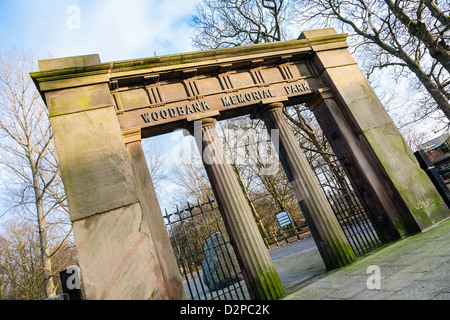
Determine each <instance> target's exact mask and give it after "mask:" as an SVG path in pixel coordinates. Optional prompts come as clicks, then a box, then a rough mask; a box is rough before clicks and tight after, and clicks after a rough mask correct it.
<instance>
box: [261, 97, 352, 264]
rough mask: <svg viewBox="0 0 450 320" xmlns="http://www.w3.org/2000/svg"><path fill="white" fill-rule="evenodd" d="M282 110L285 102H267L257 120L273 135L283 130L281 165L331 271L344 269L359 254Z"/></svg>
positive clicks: (280, 141)
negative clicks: (353, 247) (355, 250)
mask: <svg viewBox="0 0 450 320" xmlns="http://www.w3.org/2000/svg"><path fill="white" fill-rule="evenodd" d="M282 108H283V103H282V102H273V103H266V104H264V100H263V102H262V105H261V107H260V108H259V109H258V110H257V113H256V114H255V116H256V117H258V118H261V119H262V120H264V122H265V124H266V127H267V129H268V130H269V132H270V131H271V130H273V129H276V130H279V156H280V160H281V163H282V165H283V167H284V170H285V172H286V175H287V177H288V179H289V182H290V183H291V186H292V189H293V191H294V193H295V196H296V198H297V201H298V203H299V205H300V208H301V209H302V212H303V215H304V217H305V219H306V221H307V223H308V226H309V228H310V230H311V234H312V236H313V238H314V241H315V242H316V244H317V247H318V249H319V252H320V254H321V256H322V258H323V261H324V263H325V265H326V267H327V269H335V268H338V267H342V266H344V265H347V264H349V263H351V262H353V261H354V260H355V253H354V252H353V250H352V248H351V246H350V244H349V242H348V239H347V237H346V236H345V234H344V232H343V231H342V228H341V226H340V225H339V222H338V221H337V219H336V216H335V215H334V213H333V210H332V209H331V206H330V204H329V203H328V201H327V199H326V198H325V195H324V193H323V191H322V189H321V188H320V185H319V183H318V181H317V179H316V177H315V176H314V173H313V172H312V170H311V167H310V166H309V164H308V162H307V160H306V158H305V156H304V155H303V152H302V150H301V149H300V146H299V145H298V142H297V140H296V139H295V136H294V134H293V133H292V130H291V128H290V127H289V124H288V123H287V121H286V119H285V118H284V116H283V113H282ZM274 143H276V141H274Z"/></svg>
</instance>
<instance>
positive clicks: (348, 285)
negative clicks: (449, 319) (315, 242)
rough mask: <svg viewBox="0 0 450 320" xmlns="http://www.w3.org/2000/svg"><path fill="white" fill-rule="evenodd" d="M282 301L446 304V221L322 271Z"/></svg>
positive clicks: (449, 257)
mask: <svg viewBox="0 0 450 320" xmlns="http://www.w3.org/2000/svg"><path fill="white" fill-rule="evenodd" d="M373 266H375V267H378V272H379V273H378V275H379V277H378V280H376V278H375V277H372V276H375V271H374V269H373ZM369 267H370V268H369ZM377 281H378V284H379V286H375V285H374V284H375V283H377ZM286 299H288V300H298V299H305V300H324V299H333V300H335V299H340V300H342V299H344V300H350V299H351V300H385V299H386V300H396V299H401V300H450V220H447V221H445V222H442V223H440V224H439V225H438V226H436V227H435V228H433V229H431V230H429V231H426V232H423V233H419V234H416V235H413V236H410V237H407V238H405V239H403V240H400V241H397V242H394V243H392V244H389V245H387V246H385V247H383V248H381V249H379V250H376V251H375V252H373V253H371V254H368V255H367V256H364V257H362V258H360V259H359V260H358V261H356V262H354V263H352V264H351V265H349V266H346V267H343V268H340V269H338V270H335V271H331V272H327V273H326V275H324V276H322V277H320V279H318V280H316V281H312V282H310V283H308V285H306V286H304V287H302V288H300V289H298V290H296V291H294V292H292V293H291V294H290V295H288V296H287V297H286Z"/></svg>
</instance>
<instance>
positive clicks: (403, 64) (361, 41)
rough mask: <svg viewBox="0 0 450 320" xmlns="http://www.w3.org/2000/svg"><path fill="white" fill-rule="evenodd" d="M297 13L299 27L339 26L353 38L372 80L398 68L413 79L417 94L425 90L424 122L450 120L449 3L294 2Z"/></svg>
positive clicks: (398, 0) (420, 0) (410, 0)
mask: <svg viewBox="0 0 450 320" xmlns="http://www.w3.org/2000/svg"><path fill="white" fill-rule="evenodd" d="M294 8H295V9H294V15H295V17H296V19H297V22H298V25H302V26H303V25H314V26H322V27H325V26H330V25H334V26H336V27H338V28H340V29H342V30H343V31H348V32H349V33H351V35H352V39H351V42H352V44H353V46H354V48H355V49H356V52H359V53H360V54H361V56H364V57H365V59H364V58H361V59H359V61H360V62H361V63H362V64H363V65H364V66H365V67H366V69H367V74H368V75H369V76H370V74H371V73H372V72H373V71H374V70H375V69H384V68H395V70H396V72H398V73H399V74H400V75H403V76H406V77H409V78H411V79H413V81H412V83H413V88H414V89H415V91H417V90H422V89H424V90H423V91H424V97H423V99H421V101H418V104H420V107H421V108H420V111H421V113H420V114H419V117H422V118H423V117H427V116H429V115H430V114H431V113H433V112H435V111H436V110H440V111H441V112H442V113H443V114H444V115H445V117H446V119H447V120H448V119H450V105H449V102H448V99H449V97H450V94H449V90H448V88H449V85H450V79H449V71H450V64H449V62H450V53H449V49H450V47H449V44H448V40H449V37H450V26H449V25H450V23H449V21H450V19H449V15H448V14H449V11H450V5H449V2H448V0H446V1H439V4H438V2H437V1H429V0H407V1H406V0H395V1H392V0H384V1H376V0H349V1H340V0H308V1H305V0H294ZM411 91H412V90H411ZM447 122H448V121H447Z"/></svg>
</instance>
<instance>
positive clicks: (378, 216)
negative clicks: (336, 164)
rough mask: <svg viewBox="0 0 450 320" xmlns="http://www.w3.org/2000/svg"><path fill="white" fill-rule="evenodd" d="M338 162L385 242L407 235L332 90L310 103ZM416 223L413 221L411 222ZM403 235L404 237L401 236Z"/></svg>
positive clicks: (321, 93) (318, 95)
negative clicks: (362, 198) (343, 166)
mask: <svg viewBox="0 0 450 320" xmlns="http://www.w3.org/2000/svg"><path fill="white" fill-rule="evenodd" d="M307 106H308V108H309V109H310V110H311V111H312V112H313V113H314V115H315V117H316V120H317V121H318V122H319V124H320V127H321V128H323V132H324V134H325V136H326V137H327V140H328V142H329V143H330V145H331V147H332V149H333V150H334V151H335V154H336V156H337V157H338V158H341V159H343V160H344V162H345V163H346V166H345V169H346V170H348V171H349V173H350V176H351V177H352V178H353V180H354V181H352V182H353V183H354V184H355V185H356V187H357V188H358V189H359V190H360V192H361V194H362V196H363V197H364V200H365V202H366V203H367V205H368V207H369V209H370V213H371V214H370V215H369V217H370V218H371V220H372V221H371V222H372V225H373V226H374V228H375V229H376V231H377V234H378V235H379V236H380V239H381V240H382V241H383V242H390V241H393V240H397V239H399V238H400V237H401V236H405V235H406V231H403V229H402V228H399V229H397V227H396V226H397V225H403V224H404V222H403V219H402V217H401V216H400V215H399V214H398V212H397V210H396V208H395V204H394V203H393V202H392V199H391V197H390V196H389V194H388V193H387V188H386V187H385V186H384V184H383V181H382V176H381V173H380V172H377V171H376V168H375V167H374V165H373V163H372V162H371V159H370V158H369V156H368V155H367V152H365V150H364V148H363V147H362V146H361V143H360V141H359V140H358V139H357V138H356V136H355V135H354V133H353V131H352V129H351V127H350V125H349V124H348V123H347V121H346V120H345V119H344V116H343V115H342V113H341V112H340V110H339V107H338V105H337V103H336V101H335V100H334V98H333V95H332V93H331V91H330V90H329V89H327V88H326V89H319V90H318V91H317V92H316V93H315V94H314V96H313V97H312V98H311V99H310V100H309V101H308V103H307ZM410 223H414V221H410ZM401 232H403V233H401Z"/></svg>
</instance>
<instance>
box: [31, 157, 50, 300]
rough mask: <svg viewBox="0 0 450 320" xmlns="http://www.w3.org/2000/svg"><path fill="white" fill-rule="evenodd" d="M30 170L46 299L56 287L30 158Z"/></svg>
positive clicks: (34, 169)
mask: <svg viewBox="0 0 450 320" xmlns="http://www.w3.org/2000/svg"><path fill="white" fill-rule="evenodd" d="M30 154H31V153H30ZM30 163H31V170H32V174H33V188H34V197H35V204H36V215H37V222H38V230H39V244H40V250H41V261H42V267H43V273H44V283H45V292H46V295H47V298H50V297H54V296H55V295H56V287H55V284H54V282H53V275H52V261H51V257H50V250H49V248H48V241H47V230H46V227H45V217H44V208H43V201H42V194H41V189H40V187H39V174H38V172H37V168H36V167H35V162H34V161H33V159H32V158H31V156H30Z"/></svg>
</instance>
